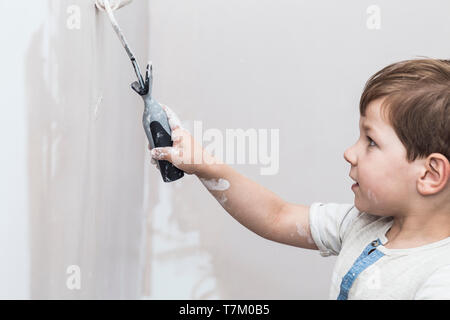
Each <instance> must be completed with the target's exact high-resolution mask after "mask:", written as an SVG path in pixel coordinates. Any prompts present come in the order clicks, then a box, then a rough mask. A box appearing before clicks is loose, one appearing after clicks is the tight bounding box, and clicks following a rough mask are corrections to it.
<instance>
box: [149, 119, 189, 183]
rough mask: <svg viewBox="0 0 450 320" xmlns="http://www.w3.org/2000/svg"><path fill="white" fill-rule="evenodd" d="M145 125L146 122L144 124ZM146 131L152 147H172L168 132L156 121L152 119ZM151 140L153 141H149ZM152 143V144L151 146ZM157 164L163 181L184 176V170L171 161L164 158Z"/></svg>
mask: <svg viewBox="0 0 450 320" xmlns="http://www.w3.org/2000/svg"><path fill="white" fill-rule="evenodd" d="M144 125H147V124H144ZM144 129H146V130H145V131H146V132H150V133H151V139H149V142H150V146H151V147H152V149H153V148H164V147H172V146H173V141H172V138H171V135H170V133H168V132H167V131H166V130H165V129H164V127H163V126H162V125H161V123H160V122H158V121H152V122H151V123H150V125H149V128H148V130H147V128H144ZM151 140H153V141H151ZM152 144H153V146H152ZM157 162H158V166H159V170H160V171H161V176H162V178H163V180H164V182H173V181H176V180H178V179H181V178H183V177H184V171H182V170H180V169H178V168H177V167H175V166H174V165H173V164H172V163H170V162H169V161H166V160H159V161H157Z"/></svg>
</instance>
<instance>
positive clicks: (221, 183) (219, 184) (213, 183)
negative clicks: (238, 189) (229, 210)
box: [200, 178, 230, 191]
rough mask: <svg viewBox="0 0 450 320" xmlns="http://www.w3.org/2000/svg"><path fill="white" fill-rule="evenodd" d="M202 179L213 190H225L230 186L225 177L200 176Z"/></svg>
mask: <svg viewBox="0 0 450 320" xmlns="http://www.w3.org/2000/svg"><path fill="white" fill-rule="evenodd" d="M200 181H201V182H202V183H203V185H204V186H205V187H206V188H207V189H208V190H213V191H225V190H228V189H229V188H230V183H229V182H228V181H227V180H225V179H218V180H216V179H210V180H208V179H204V178H200Z"/></svg>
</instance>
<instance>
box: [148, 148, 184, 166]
mask: <svg viewBox="0 0 450 320" xmlns="http://www.w3.org/2000/svg"><path fill="white" fill-rule="evenodd" d="M151 155H152V158H154V159H155V160H166V161H169V162H171V163H173V162H176V160H177V159H176V158H177V157H178V156H179V155H180V151H179V150H178V149H176V148H173V147H165V148H155V149H153V150H152V151H151Z"/></svg>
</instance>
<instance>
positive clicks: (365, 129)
mask: <svg viewBox="0 0 450 320" xmlns="http://www.w3.org/2000/svg"><path fill="white" fill-rule="evenodd" d="M362 127H363V129H364V131H366V132H372V133H375V134H376V135H378V132H377V130H375V128H374V127H371V126H370V125H368V124H363V126H362Z"/></svg>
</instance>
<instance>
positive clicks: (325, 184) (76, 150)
mask: <svg viewBox="0 0 450 320" xmlns="http://www.w3.org/2000/svg"><path fill="white" fill-rule="evenodd" d="M92 3H93V1H90V0H77V1H66V0H48V1H47V0H39V1H37V0H36V1H33V2H32V3H31V2H30V1H28V0H21V1H14V2H13V1H8V0H2V1H0V4H1V10H0V12H1V20H0V21H1V23H2V30H1V34H0V35H1V36H2V39H5V41H7V42H8V43H11V46H10V47H9V48H10V50H3V51H2V53H1V55H2V56H1V57H2V59H0V61H1V63H2V65H1V68H2V70H3V72H2V74H1V76H0V80H1V84H2V88H4V90H2V91H4V92H3V95H2V100H3V101H2V108H1V111H2V117H1V121H2V122H1V129H0V130H1V135H0V136H1V139H2V140H1V141H2V144H1V145H2V146H3V150H2V155H3V156H2V160H1V161H2V162H1V166H0V170H1V175H2V177H6V179H2V182H0V187H1V189H0V190H1V194H0V196H1V197H2V198H1V201H0V205H1V208H0V211H1V217H0V237H1V239H0V240H1V244H0V246H1V248H0V249H1V250H0V252H1V256H0V262H1V264H0V282H1V283H2V286H0V297H2V298H16V297H24V298H68V299H72V298H75V299H76V298H146V299H154V298H156V299H172V298H176V299H208V298H219V299H326V298H327V297H328V287H329V282H330V281H329V280H330V277H331V272H332V268H333V264H334V261H335V258H333V257H330V258H322V257H320V256H319V254H318V253H317V252H314V251H307V250H303V249H298V248H294V247H289V246H285V245H282V244H277V243H274V242H270V241H267V240H265V239H262V238H260V237H259V236H257V235H255V234H252V233H251V232H249V231H248V230H247V229H245V228H244V227H243V226H241V225H239V224H238V223H237V222H236V221H235V220H234V219H233V218H231V217H230V216H228V214H227V213H226V212H225V211H224V210H223V209H222V207H221V206H220V205H219V204H218V203H217V202H216V201H215V199H214V198H212V196H211V195H210V194H209V193H208V192H207V191H206V189H205V188H204V187H203V185H202V184H201V183H200V181H198V179H197V178H196V177H193V176H186V177H185V178H184V179H182V180H181V181H178V182H176V183H173V184H164V183H162V181H161V178H160V175H159V173H158V172H157V171H156V170H155V169H154V167H153V166H151V165H150V163H149V162H150V159H149V155H148V151H147V149H146V146H147V142H146V140H145V137H144V132H143V129H142V127H141V113H142V104H141V101H140V100H139V99H138V98H137V97H136V96H135V94H134V93H133V92H132V91H131V90H130V89H129V84H130V82H131V81H134V75H133V72H132V68H131V65H130V63H129V61H128V60H127V57H126V55H125V52H124V51H123V49H122V48H121V47H120V43H119V42H118V40H117V39H116V37H115V35H114V33H113V31H112V29H111V27H110V26H109V23H108V21H107V20H106V17H105V15H104V14H103V13H99V12H98V11H96V10H94V9H93V6H92ZM72 4H76V5H78V6H79V7H80V8H81V17H82V20H81V29H79V30H78V29H76V30H69V29H68V28H67V27H66V22H67V19H68V17H69V16H70V14H68V13H67V11H66V10H67V8H68V7H69V6H70V5H72ZM370 5H378V7H379V8H380V9H381V29H375V30H372V29H369V28H368V27H367V19H368V18H369V17H370V14H368V13H367V12H366V10H367V8H368V7H369V6H370ZM448 12H450V3H449V2H448V1H445V0H440V1H439V0H434V1H428V2H424V1H418V0H417V1H406V0H398V1H387V0H385V1H376V2H373V1H360V0H353V1H344V2H342V1H341V2H336V1H331V0H327V1H325V0H323V1H296V0H276V1H275V0H227V1H224V0H190V1H181V0H152V1H144V0H136V1H133V3H132V4H131V5H129V6H127V7H125V8H123V9H120V10H119V11H117V12H116V17H117V19H118V21H119V22H120V24H121V26H122V28H123V29H124V31H125V33H126V36H127V37H128V38H129V42H130V44H131V46H132V47H133V48H134V49H135V51H136V55H137V57H138V59H139V60H140V62H141V65H142V67H143V66H144V63H145V62H146V61H145V60H146V59H147V58H148V59H150V60H152V61H153V63H154V75H155V81H154V95H155V97H156V98H157V99H158V100H159V101H161V102H163V103H165V104H167V105H169V106H170V107H171V108H172V109H174V111H176V112H177V113H178V115H179V116H180V118H181V119H182V121H183V123H184V124H185V125H186V126H187V127H190V126H192V124H193V121H202V123H203V127H204V130H206V129H209V128H216V129H220V130H221V131H223V132H225V130H226V129H237V128H242V129H250V128H256V129H279V130H280V154H279V159H280V169H279V172H278V174H276V175H272V176H263V175H260V166H258V165H238V164H232V166H233V167H234V168H235V169H236V170H238V171H239V172H241V173H242V174H244V175H246V176H247V177H249V178H251V179H253V180H255V181H257V182H259V183H260V184H262V185H264V186H265V187H267V188H269V189H270V190H272V191H274V192H275V193H277V194H278V195H280V196H281V197H283V198H284V199H286V200H287V201H290V202H295V203H302V204H311V203H312V202H315V201H321V202H340V203H351V202H353V193H352V191H351V190H350V186H351V180H350V178H349V177H348V173H349V170H350V167H349V164H347V163H346V162H345V160H344V159H343V153H344V150H345V148H347V147H348V146H350V145H351V144H353V143H354V141H355V140H356V139H357V137H358V136H359V132H358V120H359V113H358V101H359V96H360V94H361V90H362V88H363V86H364V83H365V81H366V80H367V79H368V77H369V76H370V75H372V74H373V73H374V72H376V71H377V70H378V69H380V68H381V67H383V66H385V65H387V64H389V63H392V62H395V61H398V60H403V59H409V58H414V57H417V56H428V57H435V58H446V57H447V58H448V56H449V53H450V42H448V41H446V40H445V39H448V37H449V35H450V21H449V19H448ZM12 31H14V32H12ZM11 48H12V49H11ZM70 265H78V266H79V267H80V269H81V274H82V278H81V289H80V290H69V289H68V288H67V286H66V281H67V278H68V277H69V275H68V274H67V273H66V269H67V267H68V266H70Z"/></svg>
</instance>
